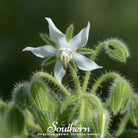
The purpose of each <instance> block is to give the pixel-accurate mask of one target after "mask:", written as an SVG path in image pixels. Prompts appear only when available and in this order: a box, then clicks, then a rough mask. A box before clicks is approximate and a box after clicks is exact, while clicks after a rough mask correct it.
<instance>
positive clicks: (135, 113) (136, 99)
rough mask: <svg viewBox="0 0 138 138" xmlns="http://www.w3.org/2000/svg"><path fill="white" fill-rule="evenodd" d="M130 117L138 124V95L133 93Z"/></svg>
mask: <svg viewBox="0 0 138 138" xmlns="http://www.w3.org/2000/svg"><path fill="white" fill-rule="evenodd" d="M130 118H131V122H132V123H133V124H134V125H135V126H138V95H137V94H132V99H131V104H130Z"/></svg>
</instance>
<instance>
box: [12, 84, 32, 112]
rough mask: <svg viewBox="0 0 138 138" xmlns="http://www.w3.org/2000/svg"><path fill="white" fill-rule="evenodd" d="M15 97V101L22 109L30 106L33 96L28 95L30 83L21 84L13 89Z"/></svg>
mask: <svg viewBox="0 0 138 138" xmlns="http://www.w3.org/2000/svg"><path fill="white" fill-rule="evenodd" d="M13 97H14V101H15V103H16V104H17V105H18V106H19V107H20V109H22V110H24V109H25V108H27V107H29V106H30V105H31V104H32V102H31V98H30V97H29V95H28V85H27V84H19V85H17V87H16V88H15V89H14V91H13Z"/></svg>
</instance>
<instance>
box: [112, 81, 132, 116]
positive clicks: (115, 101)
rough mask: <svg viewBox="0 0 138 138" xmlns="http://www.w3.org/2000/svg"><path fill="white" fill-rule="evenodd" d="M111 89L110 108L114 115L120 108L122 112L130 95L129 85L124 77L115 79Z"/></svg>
mask: <svg viewBox="0 0 138 138" xmlns="http://www.w3.org/2000/svg"><path fill="white" fill-rule="evenodd" d="M110 91H111V109H112V111H113V113H114V115H116V114H117V113H118V112H119V111H120V110H121V113H124V112H125V110H126V108H127V105H128V102H129V96H130V86H129V84H128V82H127V81H126V80H124V79H119V80H115V82H114V84H113V86H112V88H111V89H110Z"/></svg>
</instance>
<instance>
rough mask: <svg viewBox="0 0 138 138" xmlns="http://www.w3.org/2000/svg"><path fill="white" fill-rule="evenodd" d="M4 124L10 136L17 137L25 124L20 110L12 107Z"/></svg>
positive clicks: (20, 134)
mask: <svg viewBox="0 0 138 138" xmlns="http://www.w3.org/2000/svg"><path fill="white" fill-rule="evenodd" d="M6 126H7V129H8V132H9V133H10V135H11V137H15V138H17V137H18V138H19V137H21V136H22V132H23V130H24V126H25V120H24V116H23V114H22V112H21V111H20V110H19V109H18V108H17V107H12V108H11V109H10V110H9V112H8V114H7V118H6Z"/></svg>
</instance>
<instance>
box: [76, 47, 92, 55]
mask: <svg viewBox="0 0 138 138" xmlns="http://www.w3.org/2000/svg"><path fill="white" fill-rule="evenodd" d="M76 52H78V53H87V54H92V53H94V51H93V50H92V49H87V48H80V49H77V51H76Z"/></svg>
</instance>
